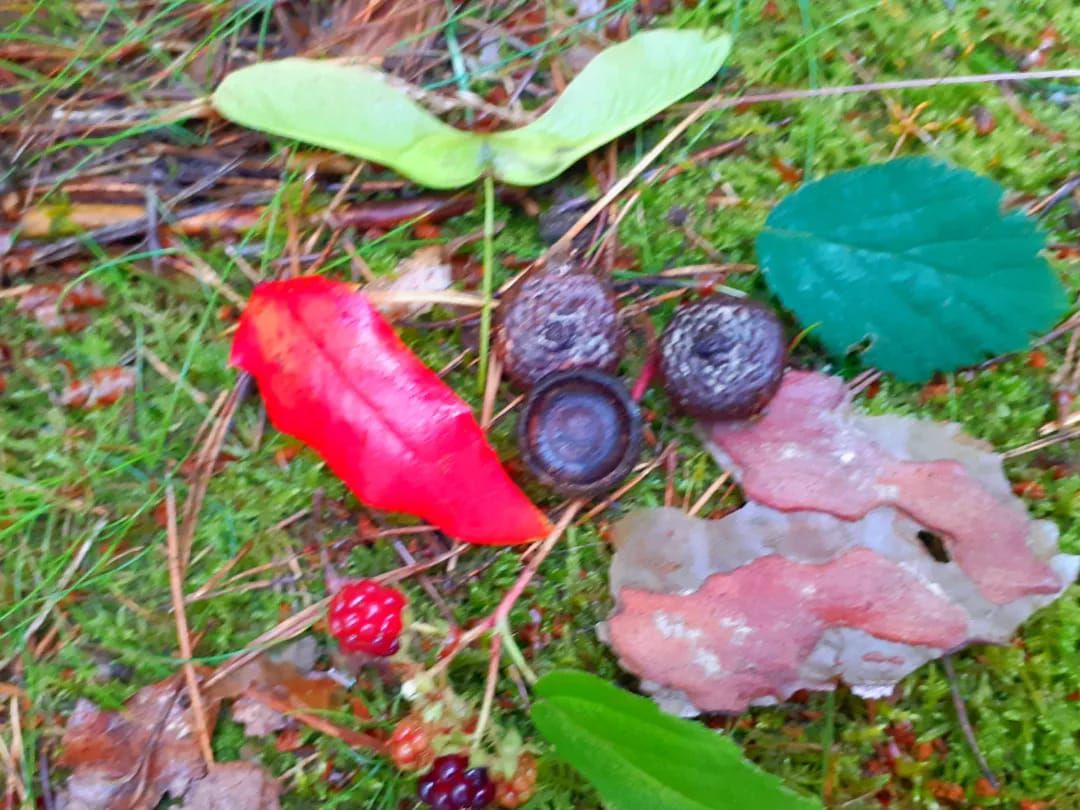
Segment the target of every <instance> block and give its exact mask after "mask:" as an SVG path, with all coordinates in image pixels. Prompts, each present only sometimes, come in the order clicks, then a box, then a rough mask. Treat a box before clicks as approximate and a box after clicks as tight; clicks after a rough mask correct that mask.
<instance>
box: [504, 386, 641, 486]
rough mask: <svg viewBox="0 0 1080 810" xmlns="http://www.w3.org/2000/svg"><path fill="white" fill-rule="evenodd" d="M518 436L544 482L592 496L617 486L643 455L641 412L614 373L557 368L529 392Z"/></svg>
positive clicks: (528, 462)
mask: <svg viewBox="0 0 1080 810" xmlns="http://www.w3.org/2000/svg"><path fill="white" fill-rule="evenodd" d="M517 435H518V447H519V448H520V450H521V456H522V458H523V460H524V461H525V464H526V465H527V466H528V468H529V470H530V471H531V472H532V473H533V475H535V476H536V478H537V479H538V480H539V481H540V482H541V483H543V484H545V485H546V486H548V487H550V488H551V489H553V490H555V491H556V492H560V493H562V494H564V495H571V496H574V497H590V496H593V495H599V494H601V493H603V492H607V491H609V490H611V489H614V487H615V486H616V485H617V484H618V483H619V482H620V481H622V480H623V479H624V478H625V477H626V475H627V473H629V472H630V469H631V468H632V467H633V466H634V464H635V462H636V461H637V459H638V456H639V455H640V454H641V414H640V412H639V411H638V407H637V405H636V403H634V401H633V400H631V399H630V396H629V394H628V393H627V391H626V388H625V386H624V385H623V384H622V383H621V382H620V381H619V380H618V379H616V378H615V377H612V376H611V375H610V374H606V373H604V372H602V371H596V370H595V369H577V370H570V371H557V372H555V373H554V374H550V375H548V376H547V377H545V378H544V379H542V380H541V381H540V382H539V383H538V384H537V385H536V387H534V388H533V390H532V391H531V392H530V394H529V397H528V399H527V400H526V401H525V406H524V407H523V408H522V411H521V414H520V416H519V417H518V430H517Z"/></svg>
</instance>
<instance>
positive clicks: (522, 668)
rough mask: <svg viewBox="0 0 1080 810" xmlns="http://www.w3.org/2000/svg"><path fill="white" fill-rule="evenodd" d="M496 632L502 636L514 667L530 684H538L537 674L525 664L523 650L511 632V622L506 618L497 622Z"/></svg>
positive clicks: (503, 617) (501, 618)
mask: <svg viewBox="0 0 1080 810" xmlns="http://www.w3.org/2000/svg"><path fill="white" fill-rule="evenodd" d="M495 630H496V632H497V633H498V634H499V635H500V636H502V640H503V645H504V646H505V647H506V654H507V655H509V656H510V660H511V661H513V662H514V666H516V667H517V668H518V671H519V672H520V673H521V676H522V677H523V678H524V679H525V680H526V681H527V682H528V683H530V684H534V683H536V680H537V679H536V673H535V672H533V671H532V667H530V666H529V665H528V664H527V663H526V662H525V656H524V655H523V654H522V652H521V648H520V647H519V646H518V645H517V641H515V640H514V634H513V632H512V631H511V630H510V621H509V619H508V618H507V617H506V616H502V617H500V618H499V619H498V621H496V622H495Z"/></svg>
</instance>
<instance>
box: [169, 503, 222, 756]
mask: <svg viewBox="0 0 1080 810" xmlns="http://www.w3.org/2000/svg"><path fill="white" fill-rule="evenodd" d="M165 519H166V529H165V537H166V542H167V543H168V545H169V592H170V594H171V595H172V603H173V616H174V618H175V619H176V640H177V642H178V643H179V645H180V657H181V658H183V660H184V663H183V664H182V665H181V666H182V667H183V670H184V680H185V681H186V682H187V691H188V697H189V698H190V699H191V714H192V715H193V716H194V718H195V733H196V736H197V737H198V741H199V750H200V751H201V752H202V757H203V761H204V762H205V763H206V767H207V768H210V767H212V766H213V764H214V751H213V749H212V748H211V747H210V726H209V723H207V720H206V706H204V705H203V699H202V694H201V693H200V692H199V678H198V676H197V675H196V674H195V665H194V664H193V663H192V661H191V657H192V655H191V633H190V631H189V629H188V621H187V612H186V611H185V609H184V585H183V574H182V573H181V565H180V537H179V532H178V531H177V528H176V495H175V493H174V492H173V488H172V485H167V486H166V487H165Z"/></svg>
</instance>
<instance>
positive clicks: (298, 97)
mask: <svg viewBox="0 0 1080 810" xmlns="http://www.w3.org/2000/svg"><path fill="white" fill-rule="evenodd" d="M213 104H214V107H215V108H216V109H217V110H218V112H220V113H221V114H222V115H223V116H225V117H226V118H228V119H229V120H230V121H235V122H236V123H238V124H243V125H244V126H248V127H251V128H253V129H258V130H262V131H263V132H269V133H272V134H274V135H281V136H284V137H287V138H295V139H296V140H298V141H304V142H306V143H311V144H315V145H316V146H322V147H325V148H327V149H333V150H335V151H338V152H343V153H345V154H347V155H354V156H356V157H360V158H365V159H367V160H373V161H375V162H376V163H381V164H383V165H384V166H389V167H390V168H392V169H394V170H395V171H398V172H400V173H401V174H403V175H405V176H406V177H408V178H409V179H410V180H414V181H415V182H417V183H421V184H422V185H425V186H430V187H432V188H457V187H458V186H463V185H467V184H469V183H471V182H473V181H474V180H476V179H477V178H478V177H479V176H480V174H481V172H482V171H483V161H482V159H481V154H482V152H483V146H482V144H483V141H482V139H481V138H479V137H477V136H476V135H473V134H471V133H468V132H462V131H461V130H457V129H454V128H453V127H451V126H449V125H447V124H444V123H443V122H442V121H440V120H439V119H438V118H436V117H435V116H434V115H432V114H431V113H429V112H428V111H427V110H425V109H424V108H423V107H421V106H420V105H418V104H417V103H416V102H415V101H413V100H412V99H411V98H409V96H408V95H407V94H406V93H405V92H404V91H403V90H401V89H398V88H396V87H394V86H392V85H391V84H390V83H388V82H387V81H386V79H385V77H384V76H383V75H382V74H381V73H379V72H378V71H376V70H372V69H370V68H366V67H363V66H361V65H341V64H337V63H335V62H326V61H318V60H312V59H300V58H290V59H282V60H279V61H274V62H262V63H260V64H257V65H252V66H251V67H247V68H243V69H241V70H238V71H236V72H234V73H230V74H229V75H228V76H226V77H225V80H224V81H223V82H222V83H221V84H220V85H219V86H218V88H217V90H216V91H215V92H214V95H213Z"/></svg>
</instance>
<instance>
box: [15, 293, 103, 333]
mask: <svg viewBox="0 0 1080 810" xmlns="http://www.w3.org/2000/svg"><path fill="white" fill-rule="evenodd" d="M61 296H63V298H62V299H61ZM105 303H106V299H105V293H104V291H102V289H101V288H100V287H98V286H97V285H96V284H94V283H93V282H92V281H80V282H78V283H77V284H73V285H71V286H70V287H67V285H64V284H61V283H59V282H51V283H48V284H35V285H34V286H33V287H31V288H30V289H29V290H27V291H26V292H25V293H24V294H23V295H22V297H21V298H20V299H19V304H18V306H17V307H16V310H17V311H18V312H22V313H29V314H31V315H33V316H34V319H35V320H36V321H37V322H38V323H40V324H41V325H42V326H44V327H45V328H46V329H48V330H49V331H50V332H78V331H80V330H81V329H85V328H86V327H87V326H88V325H89V324H90V316H89V315H86V314H85V313H82V312H76V310H82V309H92V308H97V307H101V306H104V305H105Z"/></svg>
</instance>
